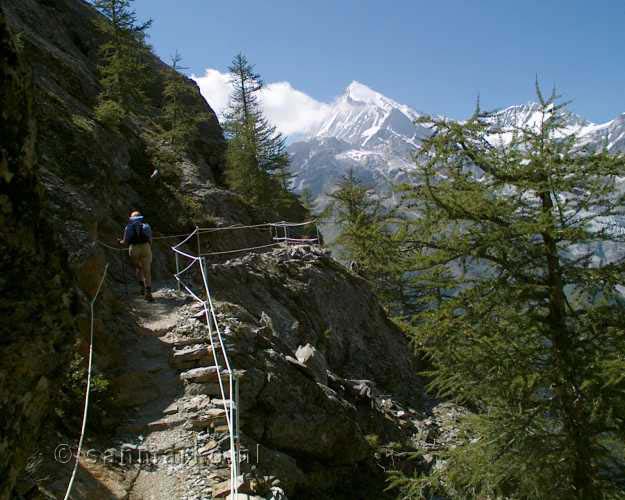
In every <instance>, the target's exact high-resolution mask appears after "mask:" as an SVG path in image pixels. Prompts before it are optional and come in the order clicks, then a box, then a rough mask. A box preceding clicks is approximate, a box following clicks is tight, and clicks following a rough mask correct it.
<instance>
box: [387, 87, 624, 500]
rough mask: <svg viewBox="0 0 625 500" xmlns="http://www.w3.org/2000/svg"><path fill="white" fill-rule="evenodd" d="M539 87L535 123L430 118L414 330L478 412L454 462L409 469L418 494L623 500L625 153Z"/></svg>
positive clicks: (414, 236) (417, 192)
mask: <svg viewBox="0 0 625 500" xmlns="http://www.w3.org/2000/svg"><path fill="white" fill-rule="evenodd" d="M537 92H538V98H539V103H540V104H539V110H538V111H537V114H536V124H535V125H534V124H532V125H521V126H514V125H513V126H503V125H499V124H498V123H497V118H496V115H495V114H492V113H482V112H479V110H478V112H476V113H475V115H474V116H473V117H472V118H471V119H470V120H468V121H467V122H465V123H458V122H452V121H447V120H439V119H433V118H429V120H430V121H431V123H433V130H434V133H433V135H432V137H431V138H429V139H428V140H426V141H425V142H424V144H423V146H422V148H421V150H420V152H419V155H418V162H417V167H418V174H419V178H420V180H421V184H420V185H419V186H414V187H411V188H408V190H407V191H406V192H405V196H406V198H407V200H408V201H409V203H410V204H411V205H412V206H413V207H417V208H418V211H419V216H418V217H417V218H415V219H413V220H411V221H409V222H408V223H407V231H406V245H405V248H406V249H409V250H410V252H411V259H412V264H411V266H412V269H413V270H415V273H414V276H415V280H416V282H418V283H419V284H421V286H422V287H423V289H424V290H428V291H429V294H428V296H427V297H424V299H423V302H422V307H423V308H424V309H425V312H422V313H421V314H420V316H419V317H418V321H416V322H415V326H414V329H413V332H412V334H413V336H414V339H415V343H416V344H417V345H419V346H420V347H421V349H423V350H424V351H425V352H426V353H427V355H428V356H429V357H430V359H431V362H432V371H431V373H430V375H431V377H432V389H433V390H436V391H437V392H438V393H439V394H440V395H442V396H445V397H450V398H454V399H455V400H457V401H459V402H460V403H463V404H467V405H468V407H469V408H471V409H472V410H473V411H472V413H471V415H470V416H468V417H466V418H465V419H464V420H463V422H462V426H461V435H462V436H463V438H464V439H463V444H462V445H460V446H457V447H455V448H453V449H449V450H446V451H444V452H441V453H440V455H439V459H440V460H441V462H440V464H439V465H441V466H439V467H435V468H434V469H433V472H432V473H430V474H429V475H425V476H422V477H413V478H406V477H404V478H395V481H394V482H395V484H396V485H399V486H401V487H402V488H403V495H404V497H406V498H430V496H432V495H436V494H442V495H444V496H448V497H452V498H463V499H464V498H518V499H565V498H566V499H580V500H581V499H583V500H590V499H616V498H625V474H624V473H623V471H624V470H625V456H624V448H625V447H624V445H623V443H624V442H625V308H624V306H623V297H622V295H621V293H620V291H619V287H620V286H621V285H622V284H623V283H624V281H623V279H624V278H625V276H624V267H623V262H624V259H623V257H622V255H623V251H622V248H623V247H622V245H623V243H625V241H624V240H625V237H624V235H623V231H621V230H619V228H618V221H619V220H621V218H622V217H623V216H625V206H624V202H625V194H624V193H625V182H624V179H625V158H624V157H623V156H622V155H621V156H614V155H609V154H607V152H605V151H597V150H587V149H585V148H584V146H583V145H581V144H579V143H578V141H577V138H576V136H575V132H574V131H571V130H570V129H568V128H567V126H566V125H567V123H566V118H567V113H568V112H567V111H566V107H565V105H563V104H561V103H560V102H559V100H558V98H557V96H555V94H554V95H552V96H551V97H549V98H544V97H543V95H542V94H541V93H540V89H539V88H538V86H537ZM615 223H616V225H615ZM608 246H611V247H612V248H613V249H614V250H620V251H616V252H614V253H613V254H614V258H613V259H612V260H609V259H608V260H606V259H603V260H602V259H598V258H597V253H596V250H597V248H599V247H603V248H605V247H608ZM619 255H620V256H619Z"/></svg>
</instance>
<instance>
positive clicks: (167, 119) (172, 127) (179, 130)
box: [161, 52, 204, 152]
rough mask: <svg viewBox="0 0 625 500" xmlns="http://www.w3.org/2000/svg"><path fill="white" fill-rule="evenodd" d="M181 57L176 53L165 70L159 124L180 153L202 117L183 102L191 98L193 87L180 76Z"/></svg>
mask: <svg viewBox="0 0 625 500" xmlns="http://www.w3.org/2000/svg"><path fill="white" fill-rule="evenodd" d="M183 69H184V68H183V67H182V56H181V55H180V54H179V53H178V52H176V53H175V54H174V55H173V56H172V58H171V65H170V67H169V68H168V69H167V70H165V86H164V89H163V97H164V101H165V103H164V106H163V109H162V112H161V123H162V124H163V127H164V129H165V134H164V136H165V138H166V140H167V141H168V142H169V144H170V145H171V146H172V148H173V149H174V150H175V151H178V152H180V151H182V150H184V148H185V147H186V146H187V145H188V143H189V142H190V141H191V139H192V138H193V136H194V132H196V131H197V124H198V122H199V121H200V120H201V119H202V118H204V116H202V115H200V114H197V113H193V112H192V110H190V109H189V107H188V106H187V105H185V101H186V100H188V99H189V98H190V97H192V96H193V87H192V86H190V85H189V84H188V83H187V82H186V81H185V80H184V77H183V76H182V75H181V74H180V71H181V70H183Z"/></svg>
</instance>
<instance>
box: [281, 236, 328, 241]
mask: <svg viewBox="0 0 625 500" xmlns="http://www.w3.org/2000/svg"><path fill="white" fill-rule="evenodd" d="M273 239H274V241H290V242H292V243H316V242H318V241H319V240H318V239H317V238H291V237H286V238H285V237H284V236H282V237H279V236H276V237H274V238H273Z"/></svg>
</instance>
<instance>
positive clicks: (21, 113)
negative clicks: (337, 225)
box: [0, 10, 76, 499]
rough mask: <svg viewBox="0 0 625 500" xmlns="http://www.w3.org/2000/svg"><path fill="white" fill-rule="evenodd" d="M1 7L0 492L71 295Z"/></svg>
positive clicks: (37, 414) (46, 389) (24, 452)
mask: <svg viewBox="0 0 625 500" xmlns="http://www.w3.org/2000/svg"><path fill="white" fill-rule="evenodd" d="M18 59H19V58H18V54H17V50H16V47H15V43H14V41H13V37H12V35H11V33H10V32H9V30H8V28H7V24H6V20H5V17H4V15H3V13H2V11H1V10H0V140H1V143H0V246H1V247H2V251H0V318H1V320H0V321H1V322H2V323H1V325H2V328H1V332H0V407H1V408H2V411H1V412H0V478H1V481H0V498H2V499H4V498H9V497H10V493H11V489H12V487H13V484H14V483H15V480H16V477H17V475H18V474H19V472H21V470H22V469H23V468H24V465H25V463H26V460H27V457H28V455H29V454H30V452H31V451H32V448H33V446H34V443H35V442H36V441H37V437H38V435H39V430H40V427H41V423H42V420H43V419H44V418H45V416H46V415H47V414H48V412H49V410H50V405H51V401H52V400H53V398H54V397H55V395H56V393H57V391H58V389H59V384H60V379H61V373H62V368H63V364H64V362H65V361H66V360H67V357H68V356H67V355H68V352H69V347H70V346H71V337H72V334H73V332H74V322H73V314H75V312H76V298H75V296H74V294H73V292H72V286H71V281H70V278H69V273H68V271H67V269H66V268H65V267H64V263H65V255H64V254H63V252H62V251H61V250H60V248H59V246H58V245H57V242H56V241H55V240H54V238H53V237H52V231H51V228H50V226H49V225H48V222H47V220H46V215H45V209H46V202H45V199H44V196H43V188H42V186H41V184H40V182H39V180H38V177H37V174H38V168H37V165H36V162H35V127H34V121H33V118H32V101H31V88H30V79H29V76H28V72H27V71H25V70H24V68H23V66H22V65H21V64H20V62H19V60H18Z"/></svg>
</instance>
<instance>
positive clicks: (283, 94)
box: [192, 69, 330, 135]
mask: <svg viewBox="0 0 625 500" xmlns="http://www.w3.org/2000/svg"><path fill="white" fill-rule="evenodd" d="M192 78H193V79H194V80H195V81H196V82H197V84H198V85H199V87H200V91H201V93H202V95H203V96H204V99H206V101H207V102H208V104H210V106H211V108H213V110H214V111H215V112H216V113H217V115H218V116H219V117H220V118H221V115H222V113H223V111H224V110H225V109H226V107H227V105H228V99H229V96H230V88H231V87H230V82H229V75H228V74H227V73H221V72H220V71H218V70H216V69H207V70H206V72H205V73H204V76H199V77H198V76H195V75H193V77H192ZM260 101H261V104H262V106H263V111H264V112H265V116H266V117H267V119H268V120H269V121H270V122H271V124H273V125H275V126H276V127H277V128H278V130H279V131H280V132H282V133H283V134H284V135H300V134H306V133H309V132H311V131H312V130H314V129H315V127H317V126H318V125H319V124H320V123H321V122H322V121H323V119H324V118H325V117H326V116H327V114H328V112H329V110H330V106H329V105H328V104H326V103H323V102H320V101H317V100H315V99H313V98H312V97H310V96H309V95H307V94H305V93H304V92H301V91H299V90H297V89H294V88H293V87H292V86H291V84H290V83H289V82H276V83H270V84H268V85H267V86H266V87H265V88H263V90H262V91H261V95H260Z"/></svg>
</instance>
